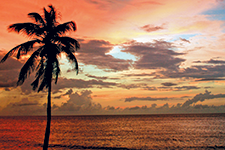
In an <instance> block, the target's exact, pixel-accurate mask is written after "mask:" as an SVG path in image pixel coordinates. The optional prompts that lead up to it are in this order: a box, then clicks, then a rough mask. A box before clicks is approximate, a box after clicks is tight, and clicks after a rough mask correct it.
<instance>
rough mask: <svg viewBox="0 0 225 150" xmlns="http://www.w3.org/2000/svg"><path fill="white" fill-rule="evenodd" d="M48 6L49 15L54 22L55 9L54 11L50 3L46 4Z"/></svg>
mask: <svg viewBox="0 0 225 150" xmlns="http://www.w3.org/2000/svg"><path fill="white" fill-rule="evenodd" d="M48 7H49V8H51V10H50V12H49V13H50V16H51V19H52V20H53V21H54V22H56V11H55V8H54V7H53V6H52V5H49V6H48Z"/></svg>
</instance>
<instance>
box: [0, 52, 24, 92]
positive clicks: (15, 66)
mask: <svg viewBox="0 0 225 150" xmlns="http://www.w3.org/2000/svg"><path fill="white" fill-rule="evenodd" d="M3 56H4V55H3V54H2V53H0V60H1V59H2V58H3ZM22 65H23V64H22V63H21V62H20V61H18V60H16V59H14V58H12V57H9V58H8V59H7V60H6V61H5V62H4V63H0V87H7V88H8V87H15V86H16V82H17V80H18V76H19V72H20V69H21V67H22Z"/></svg>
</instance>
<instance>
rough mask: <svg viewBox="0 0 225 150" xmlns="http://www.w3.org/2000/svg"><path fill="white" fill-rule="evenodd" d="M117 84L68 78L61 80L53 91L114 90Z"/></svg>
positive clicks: (54, 86)
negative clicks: (69, 89)
mask: <svg viewBox="0 0 225 150" xmlns="http://www.w3.org/2000/svg"><path fill="white" fill-rule="evenodd" d="M116 85H117V83H114V82H104V81H102V80H95V79H92V80H82V79H67V78H61V77H60V78H59V80H58V83H57V84H56V85H55V84H53V90H56V91H59V90H60V89H65V88H78V89H82V88H93V87H97V88H112V87H113V86H116Z"/></svg>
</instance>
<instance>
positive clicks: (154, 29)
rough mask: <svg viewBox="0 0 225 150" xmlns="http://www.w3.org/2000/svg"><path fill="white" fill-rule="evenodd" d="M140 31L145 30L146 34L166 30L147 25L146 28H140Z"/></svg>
mask: <svg viewBox="0 0 225 150" xmlns="http://www.w3.org/2000/svg"><path fill="white" fill-rule="evenodd" d="M140 29H141V30H144V31H146V32H154V31H158V30H162V29H164V27H163V26H154V25H151V24H147V25H144V26H142V27H140Z"/></svg>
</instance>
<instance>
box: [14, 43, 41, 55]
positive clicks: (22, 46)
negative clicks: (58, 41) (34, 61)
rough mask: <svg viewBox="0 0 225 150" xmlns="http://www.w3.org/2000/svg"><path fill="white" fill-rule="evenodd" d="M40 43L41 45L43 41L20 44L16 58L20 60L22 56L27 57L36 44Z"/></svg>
mask: <svg viewBox="0 0 225 150" xmlns="http://www.w3.org/2000/svg"><path fill="white" fill-rule="evenodd" d="M38 42H39V43H40V42H41V41H40V40H38V39H35V40H31V41H28V42H25V43H23V44H20V45H19V47H18V52H17V55H16V58H17V59H19V58H20V56H21V55H26V54H27V52H29V51H31V50H33V48H34V44H35V43H38Z"/></svg>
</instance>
